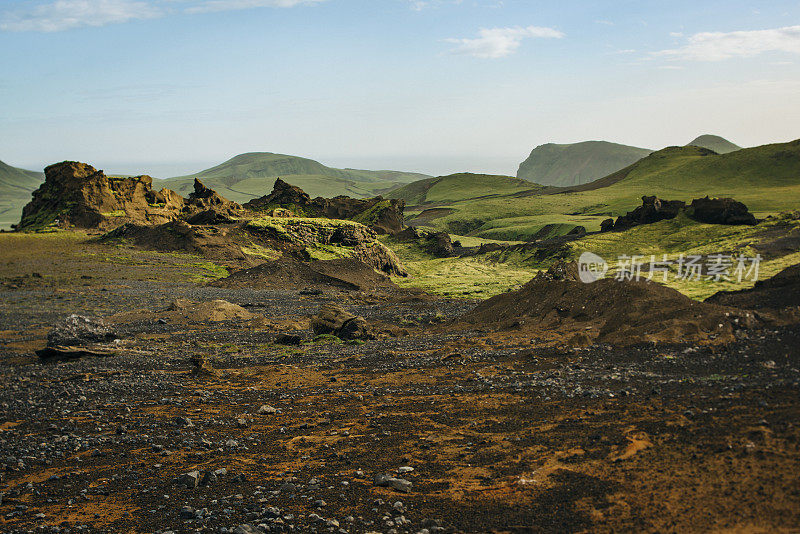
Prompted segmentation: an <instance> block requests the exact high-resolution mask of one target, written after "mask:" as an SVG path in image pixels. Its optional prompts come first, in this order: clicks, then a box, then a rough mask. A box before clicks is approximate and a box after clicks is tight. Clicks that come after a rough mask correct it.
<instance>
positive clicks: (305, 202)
mask: <svg viewBox="0 0 800 534" xmlns="http://www.w3.org/2000/svg"><path fill="white" fill-rule="evenodd" d="M244 207H245V208H246V209H249V210H253V211H259V212H264V211H268V212H271V213H274V211H275V210H277V209H284V210H289V211H290V212H291V213H292V214H295V215H297V216H300V217H325V218H328V219H348V220H353V221H356V222H360V223H362V224H365V225H367V226H369V227H370V228H372V229H373V230H374V231H376V232H377V233H379V234H396V233H397V232H400V231H401V230H402V229H403V228H404V224H403V220H404V218H403V210H404V209H405V202H404V201H403V200H398V199H385V198H383V197H380V196H377V197H374V198H368V199H359V198H351V197H348V196H337V197H334V198H323V197H316V198H314V199H312V198H311V197H310V196H309V195H308V193H306V192H305V191H303V190H302V189H300V188H299V187H297V186H293V185H291V184H289V183H287V182H285V181H283V180H281V179H280V178H278V179H277V180H275V185H274V187H273V189H272V192H271V193H270V194H269V195H265V196H263V197H260V198H257V199H254V200H251V201H250V202H248V203H246V204H244Z"/></svg>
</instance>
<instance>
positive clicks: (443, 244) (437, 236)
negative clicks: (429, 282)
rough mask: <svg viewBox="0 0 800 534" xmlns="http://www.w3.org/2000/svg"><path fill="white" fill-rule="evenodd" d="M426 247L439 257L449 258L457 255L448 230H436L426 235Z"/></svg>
mask: <svg viewBox="0 0 800 534" xmlns="http://www.w3.org/2000/svg"><path fill="white" fill-rule="evenodd" d="M424 248H425V250H426V251H428V252H429V253H430V254H433V255H434V256H436V257H437V258H449V257H451V256H454V255H455V249H454V248H453V242H452V240H451V239H450V234H448V233H447V232H435V233H432V234H428V235H427V236H425V244H424Z"/></svg>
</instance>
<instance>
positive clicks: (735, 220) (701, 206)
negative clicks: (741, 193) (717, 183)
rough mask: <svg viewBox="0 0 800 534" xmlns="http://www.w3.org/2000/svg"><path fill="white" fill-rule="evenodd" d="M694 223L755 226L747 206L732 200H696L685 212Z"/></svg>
mask: <svg viewBox="0 0 800 534" xmlns="http://www.w3.org/2000/svg"><path fill="white" fill-rule="evenodd" d="M687 215H688V216H689V217H690V218H692V219H694V220H695V221H699V222H704V223H709V224H751V225H752V224H757V223H758V221H757V220H756V218H755V216H754V215H753V214H752V213H750V211H749V210H748V209H747V206H745V205H744V204H742V203H741V202H737V201H736V200H734V199H732V198H709V197H705V198H697V199H694V200H692V204H691V205H690V206H689V209H688V210H687Z"/></svg>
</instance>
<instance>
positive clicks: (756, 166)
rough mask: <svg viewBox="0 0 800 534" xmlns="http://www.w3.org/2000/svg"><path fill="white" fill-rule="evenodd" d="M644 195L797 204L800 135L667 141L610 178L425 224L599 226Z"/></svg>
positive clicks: (522, 229)
mask: <svg viewBox="0 0 800 534" xmlns="http://www.w3.org/2000/svg"><path fill="white" fill-rule="evenodd" d="M601 186H603V187H601ZM545 193H552V191H551V192H547V191H545ZM643 195H658V196H659V197H661V198H666V199H670V200H685V201H690V200H692V199H693V198H698V197H701V196H705V195H711V196H719V197H725V196H729V197H733V198H735V199H737V200H739V201H742V202H744V203H745V204H747V206H748V207H749V208H750V210H751V211H753V212H754V213H756V214H757V215H759V216H765V215H767V214H774V213H778V212H781V211H785V210H791V209H797V208H798V207H800V140H798V141H793V142H791V143H781V144H774V145H765V146H761V147H756V148H748V149H742V150H739V151H736V152H731V153H729V154H724V155H716V154H711V153H709V152H708V151H707V150H704V149H701V148H696V147H670V148H666V149H664V150H661V151H658V152H656V153H654V154H652V155H651V156H648V157H647V158H644V159H643V160H641V161H639V162H637V163H635V164H633V165H631V166H630V167H628V168H626V169H623V170H622V171H619V172H618V173H615V174H614V175H611V176H609V177H607V178H604V179H601V180H598V181H597V182H594V183H592V184H588V185H585V186H581V187H577V188H570V189H566V190H561V191H560V192H558V193H556V194H532V195H505V196H500V197H496V198H488V199H479V200H467V201H459V202H452V203H450V204H448V205H447V206H448V207H450V208H452V211H451V212H450V213H448V214H446V215H444V216H443V217H441V218H438V219H434V220H432V221H431V222H430V224H431V225H432V226H434V227H435V228H437V229H446V230H449V231H451V232H453V233H458V234H465V235H473V236H478V237H485V238H493V239H507V240H525V239H529V238H530V237H531V236H532V235H533V234H535V233H536V232H537V231H538V230H539V229H540V228H542V227H543V226H544V225H546V224H550V223H562V224H563V223H572V224H581V225H583V226H586V227H587V228H588V229H589V230H596V229H598V228H599V225H600V222H601V221H602V220H603V219H604V218H606V217H610V216H618V215H621V214H624V213H626V212H627V211H630V210H632V209H633V208H635V207H636V206H638V205H640V204H641V197H642V196H643Z"/></svg>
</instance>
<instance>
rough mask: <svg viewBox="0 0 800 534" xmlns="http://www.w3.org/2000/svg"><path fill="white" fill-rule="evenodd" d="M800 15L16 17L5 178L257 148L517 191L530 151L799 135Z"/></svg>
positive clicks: (4, 90) (270, 10) (242, 5)
mask: <svg viewBox="0 0 800 534" xmlns="http://www.w3.org/2000/svg"><path fill="white" fill-rule="evenodd" d="M798 125H800V2H798V1H796V0H795V1H786V0H771V1H769V2H757V1H749V2H744V1H738V0H726V1H719V0H704V1H702V2H698V1H697V0H694V1H684V0H672V1H670V2H663V1H660V0H657V1H656V0H653V1H651V0H614V1H599V0H561V1H559V2H552V1H539V0H527V1H522V0H2V1H1V2H0V160H2V161H5V162H6V163H9V164H11V165H15V166H19V167H24V168H29V169H36V170H41V169H42V168H43V167H44V166H45V165H47V164H50V163H53V162H58V161H62V160H66V159H69V160H79V161H85V162H87V163H91V164H92V165H94V166H96V167H98V168H103V169H105V170H106V171H107V172H115V173H129V174H141V173H146V174H151V175H153V176H156V177H169V176H175V175H180V174H187V173H190V172H196V171H199V170H201V169H203V168H207V167H209V166H213V165H216V164H218V163H221V162H222V161H225V160H227V159H228V158H230V157H232V156H234V155H236V154H240V153H243V152H253V151H265V152H278V153H284V154H293V155H299V156H304V157H309V158H312V159H316V160H318V161H321V162H323V163H325V164H327V165H331V166H338V167H355V168H369V169H393V170H407V171H417V172H423V173H427V174H434V175H439V174H446V173H451V172H461V171H473V172H489V173H499V174H511V175H513V174H515V173H516V170H517V167H518V165H519V163H520V162H521V161H523V160H524V159H525V158H526V157H527V155H528V154H529V153H530V151H531V149H533V148H534V147H535V146H537V145H540V144H544V143H549V142H555V143H572V142H578V141H585V140H607V141H613V142H617V143H624V144H629V145H634V146H640V147H645V148H652V149H658V148H662V147H664V146H669V145H679V144H686V143H688V142H690V141H691V140H692V139H694V138H695V137H696V136H698V135H700V134H703V133H713V134H717V135H721V136H723V137H726V138H727V139H729V140H731V141H733V142H734V143H737V144H739V145H741V146H756V145H761V144H765V143H772V142H785V141H789V140H793V139H796V138H799V137H800V127H799V126H798Z"/></svg>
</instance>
